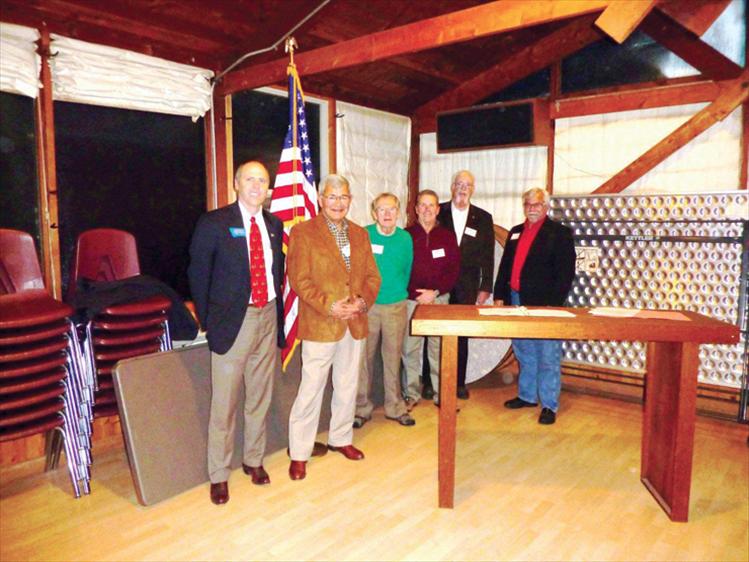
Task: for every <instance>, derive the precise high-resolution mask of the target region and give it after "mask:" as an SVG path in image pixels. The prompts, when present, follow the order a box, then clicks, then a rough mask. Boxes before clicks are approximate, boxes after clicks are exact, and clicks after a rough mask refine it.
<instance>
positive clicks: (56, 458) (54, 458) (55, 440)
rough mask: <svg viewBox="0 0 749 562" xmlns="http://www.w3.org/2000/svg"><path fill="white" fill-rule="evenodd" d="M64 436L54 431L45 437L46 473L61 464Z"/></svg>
mask: <svg viewBox="0 0 749 562" xmlns="http://www.w3.org/2000/svg"><path fill="white" fill-rule="evenodd" d="M61 440H62V434H61V433H60V432H59V431H57V430H56V429H53V430H52V431H48V432H47V433H45V435H44V456H45V459H46V460H45V462H44V472H49V471H50V470H54V469H55V468H57V465H58V464H59V463H60V452H61V451H62V441H61Z"/></svg>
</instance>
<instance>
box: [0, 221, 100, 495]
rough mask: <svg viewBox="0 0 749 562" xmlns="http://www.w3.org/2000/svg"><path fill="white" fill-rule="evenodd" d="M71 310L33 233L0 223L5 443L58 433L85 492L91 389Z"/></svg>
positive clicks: (77, 486) (0, 428) (0, 383)
mask: <svg viewBox="0 0 749 562" xmlns="http://www.w3.org/2000/svg"><path fill="white" fill-rule="evenodd" d="M72 313H73V309H72V308H71V307H69V306H68V305H66V304H63V303H61V302H59V301H57V300H55V299H53V298H52V297H51V296H50V295H49V293H47V291H46V290H45V289H44V282H43V279H42V275H41V270H40V268H39V261H38V259H37V255H36V249H35V248H34V242H33V239H32V238H31V236H30V235H29V234H27V233H25V232H21V231H17V230H10V229H0V442H5V441H12V440H15V439H22V438H25V437H29V436H31V435H36V434H40V433H44V434H46V435H47V438H48V443H50V442H51V441H50V437H51V436H55V435H57V436H59V437H60V438H61V441H62V443H61V444H62V446H63V447H64V449H65V457H66V463H67V467H68V472H69V474H70V479H71V482H72V485H73V491H74V493H75V496H76V497H79V496H80V494H81V492H83V493H85V494H88V493H89V492H90V485H89V482H90V471H89V467H90V463H91V455H90V451H91V413H92V408H91V407H92V398H93V393H92V380H91V378H90V377H89V376H88V375H87V373H86V370H85V366H84V361H83V357H82V355H81V348H80V344H79V341H78V337H77V333H76V329H75V327H74V326H73V324H72V322H71V321H70V317H71V315H72ZM54 448H55V447H54V446H52V447H48V450H52V449H54ZM52 464H53V463H51V462H50V458H49V457H48V458H47V468H49V467H50V466H52Z"/></svg>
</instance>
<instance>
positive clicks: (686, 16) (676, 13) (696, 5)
mask: <svg viewBox="0 0 749 562" xmlns="http://www.w3.org/2000/svg"><path fill="white" fill-rule="evenodd" d="M730 3H731V0H690V1H689V2H685V1H684V0H661V2H659V3H658V10H660V11H661V12H663V13H664V14H666V15H668V16H670V17H671V18H672V19H674V20H676V21H678V22H679V23H680V24H681V25H682V26H683V27H684V28H685V29H688V30H689V31H691V32H692V33H694V34H695V35H697V36H698V37H701V36H702V34H703V33H705V32H706V31H707V30H708V29H710V26H711V25H712V24H713V22H714V21H715V20H716V19H718V16H720V14H722V13H723V10H725V9H726V7H727V6H728V5H729V4H730Z"/></svg>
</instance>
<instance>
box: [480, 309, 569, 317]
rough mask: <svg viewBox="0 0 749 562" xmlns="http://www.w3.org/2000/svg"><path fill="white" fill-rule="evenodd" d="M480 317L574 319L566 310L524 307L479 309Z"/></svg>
mask: <svg viewBox="0 0 749 562" xmlns="http://www.w3.org/2000/svg"><path fill="white" fill-rule="evenodd" d="M479 315H480V316H542V317H555V318H574V317H575V315H574V314H573V313H571V312H569V311H567V310H546V309H534V310H528V309H527V308H525V307H524V306H503V307H496V308H479Z"/></svg>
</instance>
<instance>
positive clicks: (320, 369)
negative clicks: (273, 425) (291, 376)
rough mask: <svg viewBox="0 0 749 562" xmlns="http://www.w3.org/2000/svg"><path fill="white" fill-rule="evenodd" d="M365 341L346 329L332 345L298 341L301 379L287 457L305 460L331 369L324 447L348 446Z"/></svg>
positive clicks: (307, 458)
mask: <svg viewBox="0 0 749 562" xmlns="http://www.w3.org/2000/svg"><path fill="white" fill-rule="evenodd" d="M365 345H366V340H365V339H361V340H355V339H354V338H353V337H351V332H349V330H348V329H347V330H346V333H345V334H344V336H343V338H341V339H340V340H338V341H336V342H316V341H309V340H302V380H301V382H300V383H299V391H298V392H297V395H296V400H294V405H293V406H292V407H291V413H290V415H289V456H290V457H291V460H294V461H306V460H309V458H310V456H311V455H312V447H314V445H315V436H316V435H317V428H318V425H319V423H320V409H321V408H322V399H323V393H324V392H325V385H326V383H327V382H328V373H329V372H330V368H331V366H332V367H333V398H332V400H331V403H330V413H331V415H330V431H329V432H328V444H329V445H333V446H334V447H343V446H345V445H351V443H352V441H353V438H354V429H353V423H354V409H355V408H356V387H357V386H358V383H359V367H360V366H361V363H362V356H363V354H364V347H365Z"/></svg>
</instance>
